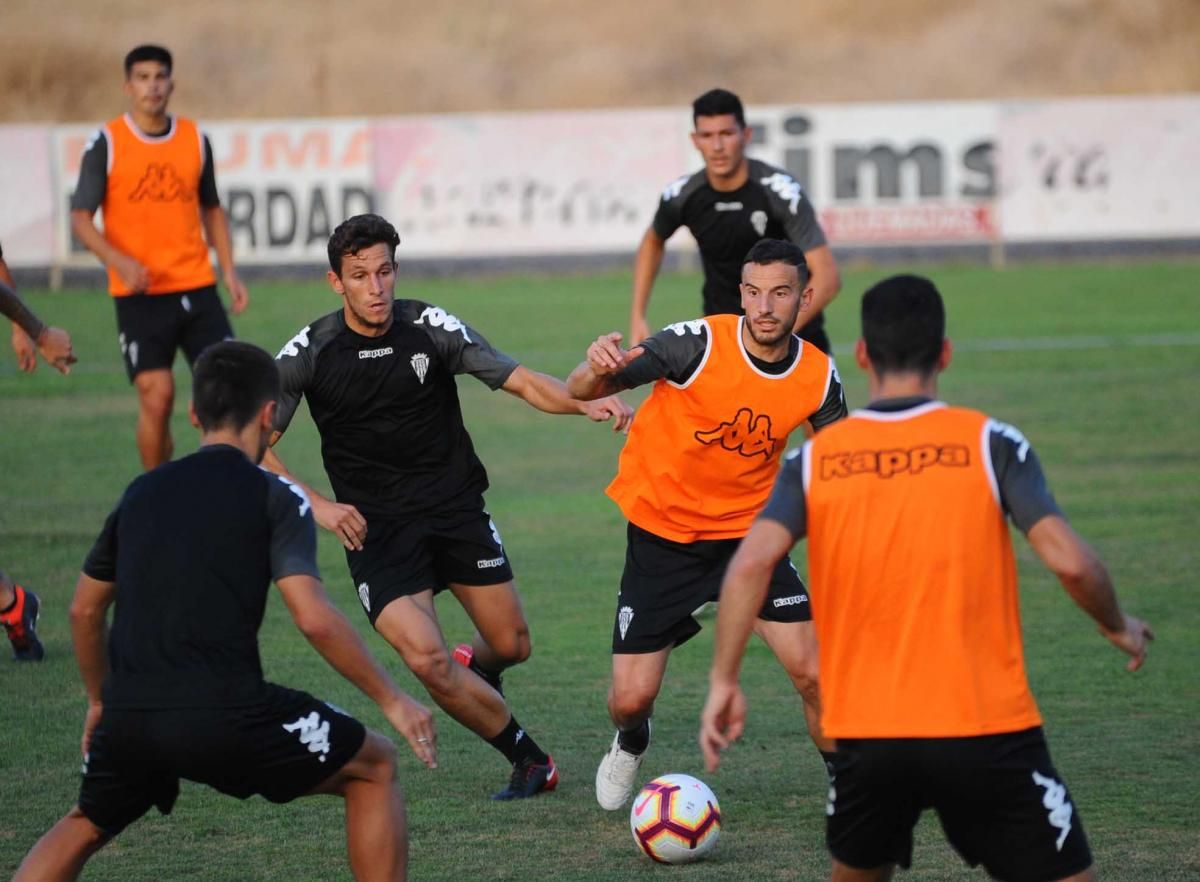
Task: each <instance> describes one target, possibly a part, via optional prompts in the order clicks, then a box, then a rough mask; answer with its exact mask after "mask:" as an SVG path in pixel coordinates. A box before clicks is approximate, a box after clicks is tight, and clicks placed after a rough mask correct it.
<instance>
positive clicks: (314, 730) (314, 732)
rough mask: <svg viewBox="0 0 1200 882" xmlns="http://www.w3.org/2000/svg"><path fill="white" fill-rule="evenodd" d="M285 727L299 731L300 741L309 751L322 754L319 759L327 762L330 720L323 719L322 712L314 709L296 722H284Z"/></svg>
mask: <svg viewBox="0 0 1200 882" xmlns="http://www.w3.org/2000/svg"><path fill="white" fill-rule="evenodd" d="M283 728H284V729H285V730H287V731H288V732H299V733H300V734H299V738H300V743H301V744H303V745H304V746H305V747H307V748H308V752H309V753H319V754H321V755H320V756H319V757H317V759H318V760H319V761H320V762H325V756H326V755H327V754H328V753H329V721H328V720H322V719H321V716H320V714H318V713H317V712H316V711H313V712H312V713H311V714H309V715H308V716H306V717H300V718H299V719H298V720H296V721H295V722H294V723H284V724H283Z"/></svg>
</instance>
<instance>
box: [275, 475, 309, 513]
mask: <svg viewBox="0 0 1200 882" xmlns="http://www.w3.org/2000/svg"><path fill="white" fill-rule="evenodd" d="M275 477H277V478H278V479H279V480H280V481H282V482H283V484H284V486H285V487H287V488H288V489H289V490H291V491H292V492H293V493H295V494H296V496H297V497H298V498H299V499H300V517H304V516H305V515H306V514H308V512H309V511H310V510H311V509H312V503H311V502H310V501H309V499H308V494H307V493H305V492H304V488H303V487H301V486H300V485H299V484H297V483H296V482H295V481H289V480H288V479H287V478H285V477H284V476H283V475H276V476H275Z"/></svg>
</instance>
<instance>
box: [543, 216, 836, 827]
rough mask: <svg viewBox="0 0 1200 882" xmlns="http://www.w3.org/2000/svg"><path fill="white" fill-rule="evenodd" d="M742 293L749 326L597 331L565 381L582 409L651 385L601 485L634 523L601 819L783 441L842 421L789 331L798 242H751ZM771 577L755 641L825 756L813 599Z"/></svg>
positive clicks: (618, 799) (600, 783)
mask: <svg viewBox="0 0 1200 882" xmlns="http://www.w3.org/2000/svg"><path fill="white" fill-rule="evenodd" d="M741 289H742V306H743V309H744V310H745V315H744V316H741V317H739V316H733V315H714V316H709V317H708V318H706V319H698V320H696V321H689V322H680V323H679V324H676V325H670V326H668V327H667V328H665V329H664V330H662V331H660V332H659V333H657V334H655V335H654V336H653V337H649V338H647V339H646V340H644V341H642V343H641V344H640V345H639V346H637V347H635V348H633V349H631V350H625V349H622V348H621V346H620V341H621V335H620V334H619V333H616V332H614V333H611V334H607V335H605V336H602V337H600V338H599V339H598V340H596V342H595V343H593V344H592V345H591V346H590V347H588V352H587V360H586V361H584V362H583V363H581V364H580V365H579V367H577V368H576V369H575V370H574V371H573V372H572V374H571V376H570V377H569V378H568V379H567V388H568V390H570V392H571V394H572V395H575V396H576V397H578V398H591V397H596V396H599V395H608V394H611V393H613V392H616V391H619V390H621V389H628V388H632V387H634V386H639V385H642V384H644V383H654V388H653V391H652V392H651V393H650V397H649V398H648V399H647V400H646V402H645V404H643V405H642V407H641V409H640V412H639V414H638V417H637V419H636V420H635V421H634V423H633V427H632V429H631V430H630V432H629V439H628V441H627V442H626V444H625V448H624V449H623V450H622V451H621V459H620V466H619V468H618V472H617V477H616V478H615V479H614V480H613V482H612V483H611V484H610V485H609V487H608V495H609V496H610V497H612V499H613V500H614V501H615V502H616V503H617V505H619V506H620V507H621V511H622V512H623V513H624V515H625V517H626V518H627V519H628V520H629V525H628V530H627V536H628V546H627V551H626V555H625V572H624V574H623V575H622V577H621V589H620V594H619V595H618V598H617V614H616V619H615V622H614V625H613V637H612V652H613V673H612V677H613V679H612V687H611V689H610V690H609V694H608V712H609V715H610V716H611V717H612V721H613V723H614V724H615V725H616V727H617V732H616V735H615V736H614V737H613V741H612V745H611V747H610V748H609V751H608V753H607V754H606V755H605V757H604V759H603V760H602V761H601V763H600V767H599V769H598V770H597V772H596V799H597V801H598V802H599V803H600V805H601V807H603V808H605V809H608V810H610V811H614V810H616V809H618V808H620V807H621V806H622V805H623V804H624V803H625V801H626V800H628V799H629V797H630V795H631V794H632V793H633V790H634V785H635V780H634V779H635V777H636V775H637V770H638V767H639V766H640V765H641V763H642V760H643V759H644V757H645V753H646V749H647V747H648V746H649V744H650V717H651V714H652V713H653V710H654V700H655V698H656V697H657V696H658V692H659V689H660V688H661V686H662V680H663V674H664V673H665V672H666V667H667V658H668V656H669V655H670V653H671V650H672V649H673V648H674V647H676V646H679V645H681V644H683V643H685V642H686V641H688V640H690V639H691V638H692V637H693V636H695V634H696V633H697V632H698V631H699V630H700V625H699V624H698V623H697V622H696V619H695V616H694V615H693V611H694V610H696V609H697V608H698V607H699V606H701V605H702V604H704V603H706V602H709V601H715V600H717V589H718V587H719V586H720V583H721V575H722V573H724V571H725V566H726V564H728V562H729V558H730V557H731V556H732V555H733V552H734V549H735V548H736V547H737V543H738V540H739V539H741V538H742V536H744V535H745V534H746V531H747V530H748V529H749V528H750V524H751V522H752V521H753V519H754V516H755V514H757V513H758V510H759V509H760V508H761V507H762V505H763V503H764V502H766V500H767V496H768V494H769V493H770V490H771V484H772V482H773V481H774V479H775V474H776V472H777V471H778V470H779V460H780V455H781V454H782V452H783V450H784V448H785V446H786V444H787V438H788V435H789V434H790V433H791V432H792V431H793V430H794V429H795V428H796V427H797V426H799V425H801V424H802V423H804V422H806V421H810V422H811V424H812V426H813V427H814V428H815V429H816V430H820V429H822V428H823V427H825V426H827V425H829V424H830V423H832V422H835V421H836V420H839V419H841V418H842V417H844V416H845V415H846V399H845V396H844V394H843V391H842V384H841V381H840V379H839V378H838V374H837V370H836V368H835V367H834V364H833V360H832V359H831V358H829V356H827V355H825V353H823V352H821V351H820V350H819V349H817V347H815V346H813V345H812V344H811V343H808V342H805V341H802V340H801V339H800V338H798V337H797V336H795V335H794V334H793V333H792V328H794V327H795V326H796V323H797V318H798V316H799V315H801V314H802V313H803V312H804V310H805V309H807V307H808V304H809V303H810V302H811V301H812V296H813V291H812V284H811V280H810V278H809V275H808V270H807V266H806V264H805V259H804V252H803V251H801V250H800V248H799V246H797V245H794V244H792V243H791V242H787V241H783V240H778V239H764V240H762V241H760V242H758V243H757V244H756V245H755V246H754V247H753V248H751V249H750V251H749V253H748V254H746V256H745V260H744V264H743V268H742V284H741ZM769 581H770V583H771V590H770V594H769V596H768V597H766V599H765V601H764V600H762V599H760V601H759V605H758V607H756V614H757V618H756V620H755V622H754V630H755V632H756V633H757V634H758V635H759V636H760V637H761V638H762V639H763V640H764V641H765V642H766V644H767V645H768V646H769V647H770V648H771V651H772V652H774V653H775V657H776V658H777V659H779V662H780V664H781V665H782V666H783V668H784V670H785V671H787V673H788V675H789V676H790V677H791V679H792V682H793V684H794V685H795V687H796V690H797V691H798V692H799V693H800V695H801V697H802V699H803V703H804V709H805V716H806V718H807V720H808V724H809V731H810V733H811V734H812V738H813V741H814V742H815V743H816V745H817V748H818V749H819V750H821V751H822V752H823V754H825V755H826V759H828V758H829V757H828V751H829V750H830V749H831V748H830V745H829V743H828V742H827V741H826V740H825V738H824V737H823V736H822V735H821V732H820V729H819V727H818V725H817V709H818V706H819V694H818V689H817V675H816V664H815V663H816V646H815V645H814V638H813V628H812V622H811V621H810V619H811V616H810V613H809V600H808V593H807V591H806V590H805V587H804V584H803V582H801V580H800V576H799V574H798V573H797V572H796V570H795V568H794V567H793V566H792V563H791V561H789V560H786V559H784V558H781V559H780V560H779V561H778V562H777V565H776V566H775V567H774V568H773V570H772V572H771V574H770V578H769Z"/></svg>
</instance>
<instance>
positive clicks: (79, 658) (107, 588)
mask: <svg viewBox="0 0 1200 882" xmlns="http://www.w3.org/2000/svg"><path fill="white" fill-rule="evenodd" d="M116 596H117V584H116V582H102V581H100V580H99V579H93V578H92V577H91V576H89V575H87V574H86V573H80V574H79V581H78V582H76V583H75V596H74V597H73V598H72V599H71V609H70V619H71V643H72V645H73V646H74V647H75V660H76V662H77V663H78V664H79V674H80V676H81V677H82V678H83V688H84V691H85V692H86V693H87V700H88V710H87V718H86V720H85V721H84V724H83V737H82V739H80V748H81V750H82V751H83V753H84V755H85V756H86V755H87V752H88V745H90V744H91V742H92V733H93V732H94V731H95V730H96V724H97V723H99V722H100V714H101V711H102V707H103V706H102V705H101V702H100V689H101V687H102V686H103V685H104V678H105V677H106V676H107V675H108V655H107V651H106V646H105V644H106V643H107V641H106V639H105V632H106V630H107V629H106V627H105V622H106V619H107V616H108V608H109V607H110V606H112V603H113V600H115V599H116Z"/></svg>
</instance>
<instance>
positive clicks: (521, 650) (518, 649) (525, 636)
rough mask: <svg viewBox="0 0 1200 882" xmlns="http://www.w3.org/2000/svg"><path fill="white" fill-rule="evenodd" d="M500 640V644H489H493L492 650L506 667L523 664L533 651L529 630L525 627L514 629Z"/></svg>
mask: <svg viewBox="0 0 1200 882" xmlns="http://www.w3.org/2000/svg"><path fill="white" fill-rule="evenodd" d="M498 642H499V644H500V645H499V646H497V645H495V644H492V643H489V644H488V645H489V646H491V648H492V652H494V653H495V654H496V657H497V658H498V659H499V660H500V662H501V663H502V664H503V665H504V667H506V668H507V667H511V666H512V665H519V664H521V662H523V661H525V660H527V659H528V658H529V656H530V654H531V653H532V652H533V645H532V644H531V642H530V640H529V632H528V631H527V630H525V629H521V630H519V631H513V632H511V633H509V634H507V635H506V636H505V637H504V639H502V640H500V641H498Z"/></svg>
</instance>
